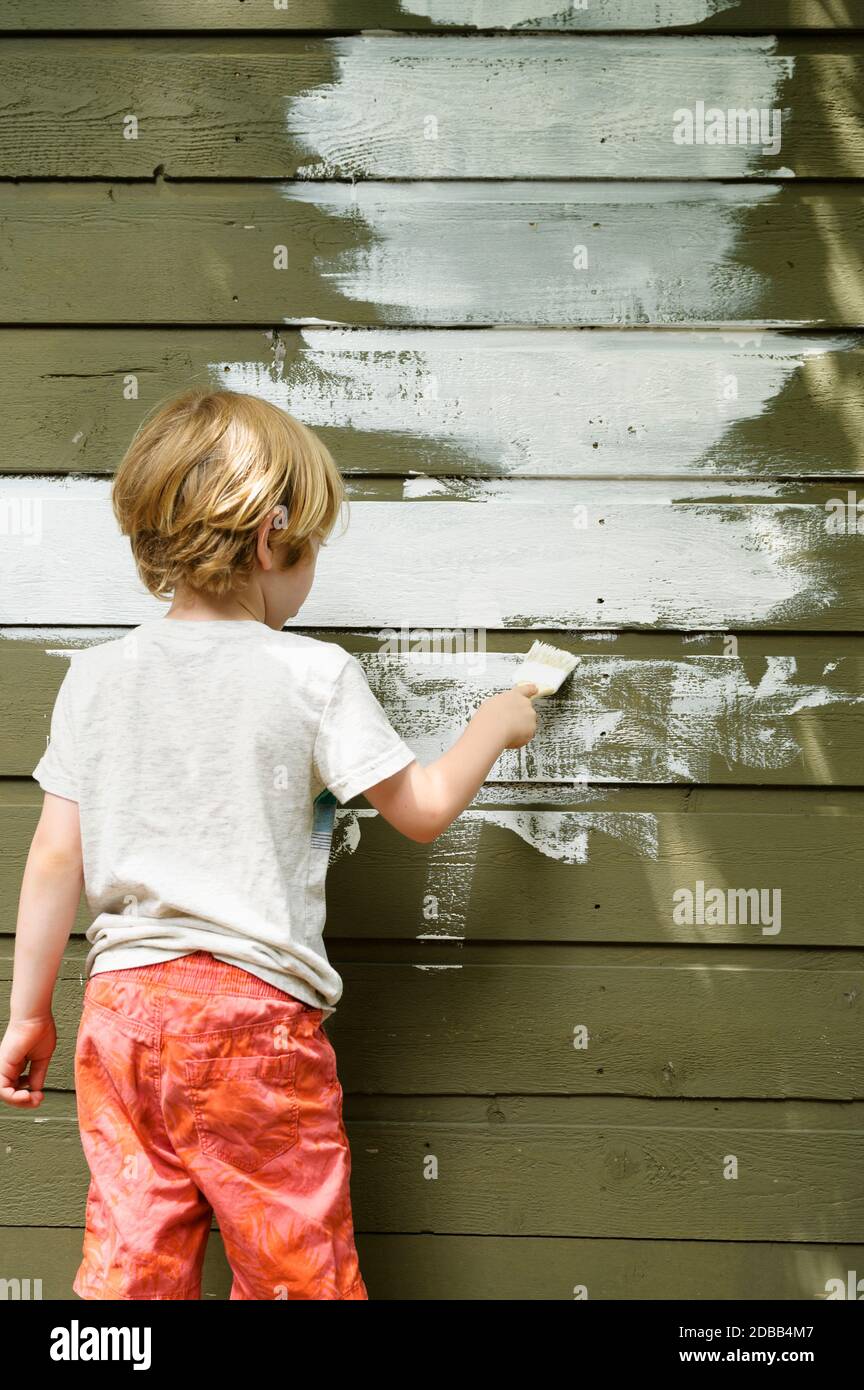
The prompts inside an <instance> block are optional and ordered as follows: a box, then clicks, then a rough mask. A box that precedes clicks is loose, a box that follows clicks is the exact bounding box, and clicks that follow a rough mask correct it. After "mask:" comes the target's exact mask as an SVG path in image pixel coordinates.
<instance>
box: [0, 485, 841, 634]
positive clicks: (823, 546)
mask: <svg viewBox="0 0 864 1390" xmlns="http://www.w3.org/2000/svg"><path fill="white" fill-rule="evenodd" d="M469 485H470V486H469ZM426 486H427V484H426V481H425V480H424V479H418V480H415V482H414V483H412V484H411V487H412V488H415V489H416V490H423V489H425V487H426ZM109 489H110V480H108V479H95V478H75V477H69V478H68V479H64V480H58V479H54V478H5V479H3V480H2V481H0V508H2V507H4V506H5V505H6V504H7V503H10V504H14V502H15V500H16V499H17V500H18V501H19V502H26V503H27V507H28V510H29V511H31V512H34V504H36V503H38V504H39V505H38V515H39V526H40V534H39V538H38V543H33V539H32V537H30V536H23V535H22V536H17V535H14V534H12V535H6V536H4V543H3V546H2V547H0V596H2V597H0V622H3V623H5V624H7V625H14V624H19V623H20V624H33V625H44V624H46V623H57V624H60V625H62V624H67V623H72V624H86V625H88V626H100V625H104V624H107V623H121V624H126V623H130V622H140V621H143V620H144V619H146V618H150V617H155V616H156V615H157V614H158V613H160V612H162V611H164V607H165V605H164V604H161V603H160V602H158V601H157V600H156V599H154V598H152V597H151V596H150V595H149V594H147V593H146V591H145V590H144V588H143V586H142V585H141V583H140V581H139V580H138V577H137V575H136V573H135V570H134V565H133V562H132V558H131V553H130V551H129V547H128V543H127V541H126V539H125V538H124V537H122V536H121V535H120V533H119V530H118V528H117V525H116V522H115V520H114V517H113V514H112V512H111V508H110V500H109ZM787 489H791V490H792V492H794V491H795V486H794V485H792V484H783V483H767V484H763V483H760V484H756V483H750V482H741V483H736V485H735V492H736V495H739V498H740V500H739V501H736V503H735V504H734V505H726V504H723V503H718V504H717V505H714V504H713V503H712V501H711V499H712V497H718V498H719V497H720V496H722V495H723V494H724V492H726V491H728V489H724V487H723V485H722V484H721V483H719V482H710V481H707V480H693V481H687V482H685V483H680V484H678V483H674V482H668V483H667V482H663V481H656V482H637V481H617V480H608V481H607V480H598V481H597V482H583V483H577V482H567V481H562V482H553V481H551V480H533V481H528V480H521V479H511V480H506V481H495V482H490V481H488V480H467V481H466V480H457V481H456V482H454V483H453V484H452V491H451V493H450V495H451V496H453V497H454V498H457V499H458V500H453V501H451V500H442V501H437V500H435V501H425V500H419V501H413V500H408V501H401V502H396V501H389V502H374V501H359V500H356V499H355V500H354V501H353V502H352V504H351V510H350V524H349V526H348V528H347V531H346V532H345V533H344V534H338V535H337V536H336V537H335V538H333V540H332V544H331V546H329V547H328V548H327V550H326V551H324V552H323V554H322V557H321V559H320V561H319V565H318V572H317V576H316V582H315V586H314V588H313V590H312V592H311V594H310V596H309V599H308V600H307V603H306V605H305V606H304V608H303V610H302V611H301V613H300V614H299V615H298V619H297V620H295V622H294V623H293V624H292V625H295V626H304V627H337V628H343V627H367V626H368V625H369V624H370V623H376V624H378V625H380V627H382V628H383V627H392V628H396V629H399V628H401V627H402V626H403V625H408V626H410V627H417V626H420V627H459V628H462V627H473V628H487V629H494V628H504V627H519V628H526V629H531V628H558V629H561V628H563V629H567V628H571V627H572V628H581V627H585V628H589V629H592V628H599V629H603V630H605V629H608V628H609V627H610V625H611V626H613V627H619V626H646V627H648V626H659V627H669V628H679V629H685V630H686V629H688V628H697V629H700V630H703V631H704V630H706V629H708V628H717V629H719V630H729V629H730V628H734V627H735V626H736V625H741V624H746V625H759V626H773V625H776V623H777V622H778V618H779V620H780V621H781V622H783V623H786V622H788V620H789V619H790V618H795V617H796V616H798V615H800V618H801V619H803V621H806V622H807V623H810V622H812V621H814V620H815V621H817V622H818V620H819V618H820V615H821V614H822V613H823V612H824V611H826V610H829V609H831V608H833V607H835V606H836V604H837V603H838V602H841V601H842V599H843V597H844V595H842V594H840V593H838V592H837V586H836V574H835V571H834V569H833V555H834V552H833V550H832V544H833V542H832V539H831V538H830V537H829V536H828V535H827V534H826V531H825V524H824V523H825V510H824V506H823V505H822V504H821V502H820V501H814V503H813V504H812V505H805V504H804V503H802V502H798V501H790V502H784V501H783V497H784V493H785V492H786V491H787ZM772 498H773V499H775V500H771V499H772ZM469 499H470V500H469ZM13 510H14V507H13ZM682 555H686V557H687V561H686V567H682V561H681V557H682ZM538 557H542V563H540V562H539V561H538ZM358 576H362V583H359V582H358ZM600 600H602V602H601V601H600ZM529 645H530V644H529Z"/></svg>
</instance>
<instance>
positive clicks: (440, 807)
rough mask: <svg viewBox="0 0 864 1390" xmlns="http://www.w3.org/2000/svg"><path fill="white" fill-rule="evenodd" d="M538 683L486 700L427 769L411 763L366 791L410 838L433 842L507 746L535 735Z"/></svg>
mask: <svg viewBox="0 0 864 1390" xmlns="http://www.w3.org/2000/svg"><path fill="white" fill-rule="evenodd" d="M537 689H538V687H537V686H536V685H530V684H528V683H523V684H520V685H517V686H515V687H514V688H513V689H512V690H507V691H505V692H504V693H503V694H502V695H493V696H492V698H491V699H489V700H484V701H483V704H482V705H480V706H479V708H478V709H477V711H476V712H475V714H474V715H472V717H471V719H470V720H469V722H468V724H467V726H466V728H465V729H464V730H463V732H462V733H461V734H460V736H459V738H458V739H457V740H456V742H455V743H454V744H453V747H452V748H449V749H448V750H447V752H446V753H444V754H443V755H442V756H441V757H440V758H437V759H436V760H435V762H434V763H428V764H427V765H426V766H425V767H424V766H422V764H420V763H418V762H413V763H409V764H408V766H407V767H403V768H402V769H401V770H400V771H399V772H396V773H394V775H393V776H392V777H386V778H385V779H384V781H383V782H378V783H376V785H375V786H373V787H368V788H367V789H366V791H365V792H364V793H363V795H364V796H365V797H366V799H367V801H368V802H369V803H370V805H372V806H374V807H375V809H376V811H379V812H380V813H381V815H382V816H383V817H384V819H385V820H386V821H389V822H390V824H391V825H392V826H394V827H395V829H396V830H398V831H400V832H401V833H402V834H403V835H407V836H408V838H409V839H411V840H417V841H419V842H420V843H421V844H429V843H430V841H432V840H435V839H437V838H438V836H439V835H441V834H442V833H443V832H444V831H445V830H446V829H447V827H448V825H450V824H451V823H452V822H453V821H454V820H455V819H456V817H457V816H458V815H459V814H460V813H461V812H462V811H464V810H465V807H466V806H468V805H470V803H471V802H472V801H473V800H474V797H475V796H476V795H477V792H478V791H479V790H480V788H481V787H482V785H483V783H484V782H485V780H486V777H487V775H488V773H489V770H490V768H492V766H493V765H494V764H495V763H496V762H497V761H498V759H499V758H500V756H501V754H502V753H503V751H504V749H505V748H521V747H522V746H523V745H524V744H526V743H528V742H529V740H530V739H532V738H533V737H534V734H535V732H536V729H537V713H536V711H535V709H534V706H533V705H532V703H531V698H532V696H533V695H536V694H537Z"/></svg>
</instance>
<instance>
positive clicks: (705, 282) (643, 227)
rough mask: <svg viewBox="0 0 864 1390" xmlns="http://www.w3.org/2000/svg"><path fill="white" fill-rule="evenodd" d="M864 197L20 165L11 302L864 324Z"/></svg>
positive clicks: (96, 308)
mask: <svg viewBox="0 0 864 1390" xmlns="http://www.w3.org/2000/svg"><path fill="white" fill-rule="evenodd" d="M862 199H864V194H862V191H861V188H860V187H859V186H858V185H856V184H854V183H851V184H850V183H839V184H822V183H812V184H808V185H807V186H806V187H804V186H803V185H799V186H794V185H793V186H788V185H778V184H770V183H764V184H763V183H759V184H755V183H750V184H740V183H738V184H735V183H732V184H717V183H715V184H705V183H700V182H698V181H693V182H687V183H678V184H668V183H667V184H658V183H651V182H647V183H611V184H584V183H565V182H556V183H531V184H521V183H518V182H508V183H506V184H503V185H501V186H496V185H495V184H491V183H490V184H488V185H484V184H479V183H458V184H453V183H447V182H440V183H437V184H423V185H412V184H399V185H397V184H356V185H353V186H352V185H350V184H337V183H330V184H328V185H326V186H322V185H316V184H312V183H308V182H307V183H293V184H292V183H288V184H282V185H272V184H265V185H261V184H240V183H231V184H220V183H201V184H182V185H177V184H173V183H170V182H168V183H165V182H162V183H160V184H158V185H156V186H153V185H142V184H134V183H133V184H105V183H92V184H82V183H70V184H65V183H48V184H41V185H38V186H37V185H35V184H29V183H21V184H17V185H16V184H11V183H5V184H2V185H0V273H2V275H3V277H4V285H5V296H4V310H3V314H4V320H5V322H6V323H7V324H13V323H52V324H57V325H61V324H75V323H108V324H114V325H119V324H133V323H141V324H145V323H165V324H184V323H185V324H191V323H201V324H208V323H212V322H214V321H216V322H219V323H221V324H223V325H228V324H232V323H233V324H242V323H245V324H257V323H260V322H261V321H264V322H267V323H271V324H273V323H277V324H278V322H279V321H280V319H281V320H282V321H284V322H287V323H292V322H293V323H297V322H304V321H308V320H309V319H310V318H312V317H315V318H318V319H325V320H330V321H336V322H343V323H346V324H370V325H371V324H405V323H414V324H418V325H423V324H428V325H434V324H440V325H448V324H450V325H458V326H462V325H481V324H496V323H498V324H550V325H555V326H566V325H568V324H574V325H578V324H593V325H597V326H603V325H610V326H628V325H630V326H633V325H646V324H664V325H665V324H670V325H672V324H676V323H677V324H687V325H691V326H692V325H705V324H707V323H712V322H713V323H715V324H718V325H719V324H726V325H736V324H738V325H751V324H752V325H764V324H766V323H773V324H774V325H782V324H786V325H789V326H794V325H808V324H816V325H818V326H819V327H820V328H835V327H850V326H851V327H857V326H859V325H860V324H861V322H862V321H864V291H862V289H861V284H862V277H861V269H862V260H864V217H862ZM278 247H285V248H289V247H290V255H288V254H287V251H286V253H285V264H286V267H287V268H285V269H282V268H274V262H275V265H278V266H281V263H282V259H283V253H282V252H280V251H278V250H274V248H278ZM574 248H575V250H574ZM581 248H585V249H584V252H583V250H582V249H581ZM586 257H587V260H586ZM574 263H576V264H578V266H579V268H578V269H577V268H575V265H574Z"/></svg>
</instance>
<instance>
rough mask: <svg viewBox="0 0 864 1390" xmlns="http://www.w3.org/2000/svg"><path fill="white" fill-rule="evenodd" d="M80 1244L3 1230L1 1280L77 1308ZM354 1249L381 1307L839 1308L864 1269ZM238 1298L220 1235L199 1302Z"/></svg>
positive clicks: (751, 1252)
mask: <svg viewBox="0 0 864 1390" xmlns="http://www.w3.org/2000/svg"><path fill="white" fill-rule="evenodd" d="M83 1234H84V1233H83V1229H82V1228H80V1227H74V1226H73V1227H70V1228H68V1229H63V1228H62V1227H53V1228H52V1227H50V1226H19V1227H6V1228H5V1229H0V1271H2V1272H0V1278H5V1279H7V1280H8V1281H9V1285H8V1287H9V1289H10V1296H12V1293H13V1292H17V1293H19V1294H20V1296H21V1297H22V1298H24V1297H27V1295H28V1293H29V1295H30V1297H35V1296H36V1293H37V1289H38V1293H39V1294H40V1295H41V1297H42V1298H43V1299H69V1300H72V1301H76V1300H78V1295H77V1294H75V1293H73V1292H72V1280H73V1278H74V1277H75V1273H76V1271H77V1269H78V1265H79V1262H80V1258H81V1244H82V1240H83ZM356 1239H357V1251H358V1254H359V1256H360V1268H361V1270H362V1271H363V1278H364V1280H365V1283H366V1287H367V1288H368V1290H369V1297H370V1299H381V1300H384V1299H386V1300H391V1299H392V1300H398V1301H405V1300H406V1299H411V1300H418V1301H424V1302H425V1301H429V1300H434V1301H436V1302H437V1301H439V1300H440V1301H447V1300H455V1299H466V1300H467V1299H472V1300H473V1299H477V1300H482V1301H489V1300H502V1299H518V1300H520V1301H524V1302H528V1301H534V1300H541V1299H542V1300H544V1301H551V1300H553V1299H554V1300H559V1299H560V1300H573V1299H578V1300H580V1301H581V1300H583V1299H585V1298H586V1297H587V1298H588V1299H589V1300H594V1301H596V1300H597V1299H609V1298H614V1299H642V1300H644V1299H742V1298H743V1299H763V1300H764V1299H772V1300H777V1301H780V1300H784V1301H785V1300H787V1299H798V1300H804V1299H827V1298H828V1297H829V1296H831V1297H833V1298H840V1299H843V1298H844V1297H845V1298H849V1297H853V1296H854V1295H852V1294H850V1292H849V1290H850V1289H852V1288H854V1287H855V1284H856V1282H857V1279H858V1278H860V1277H861V1275H860V1271H861V1270H862V1269H864V1246H861V1245H852V1244H848V1245H840V1244H834V1245H830V1244H822V1245H816V1244H812V1245H804V1244H801V1243H797V1242H789V1243H779V1242H768V1241H763V1242H759V1241H712V1242H710V1243H708V1242H704V1241H696V1240H687V1241H681V1242H680V1243H679V1244H677V1245H676V1247H675V1254H674V1258H673V1259H670V1258H669V1255H670V1252H669V1246H668V1244H667V1243H666V1242H665V1241H653V1240H590V1239H588V1240H582V1239H580V1238H579V1237H578V1236H571V1237H566V1236H565V1237H556V1238H548V1239H544V1238H542V1237H534V1236H474V1235H453V1236H438V1235H398V1234H394V1235H375V1234H373V1233H367V1232H364V1231H358V1232H357V1233H356ZM850 1270H853V1271H855V1277H854V1278H853V1279H852V1280H850V1277H849V1274H850ZM13 1280H18V1281H19V1282H18V1285H17V1288H16V1286H14V1285H13V1284H12V1281H13ZM27 1280H30V1281H31V1282H30V1284H29V1285H28V1284H27ZM37 1280H40V1281H41V1285H37V1283H36V1281H37ZM230 1290H231V1271H230V1268H229V1265H228V1261H227V1259H226V1256H225V1250H224V1246H223V1244H222V1238H221V1236H220V1234H219V1232H218V1231H217V1230H214V1231H213V1232H212V1234H211V1236H210V1239H209V1241H208V1244H207V1254H206V1256H205V1259H204V1269H203V1275H202V1286H201V1297H202V1300H205V1301H206V1300H208V1299H209V1300H214V1299H226V1300H227V1299H228V1296H229V1293H230Z"/></svg>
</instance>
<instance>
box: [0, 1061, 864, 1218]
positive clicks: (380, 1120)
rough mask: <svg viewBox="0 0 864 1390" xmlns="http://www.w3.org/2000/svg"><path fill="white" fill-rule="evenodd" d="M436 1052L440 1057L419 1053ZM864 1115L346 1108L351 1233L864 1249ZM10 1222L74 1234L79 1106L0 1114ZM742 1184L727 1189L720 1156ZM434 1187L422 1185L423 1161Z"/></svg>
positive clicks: (840, 1108) (507, 1100) (714, 1108)
mask: <svg viewBox="0 0 864 1390" xmlns="http://www.w3.org/2000/svg"><path fill="white" fill-rule="evenodd" d="M427 1046H429V1047H430V1051H434V1045H433V1044H427ZM862 1109H864V1107H862V1105H861V1104H860V1103H855V1104H852V1105H849V1104H842V1103H840V1102H831V1101H809V1102H807V1101H786V1102H783V1101H777V1102H773V1103H770V1104H769V1103H766V1102H764V1101H729V1102H724V1103H720V1102H718V1101H687V1100H665V1101H663V1102H660V1103H658V1102H657V1101H656V1100H651V1101H644V1100H642V1101H639V1100H636V1101H634V1100H630V1099H622V1098H619V1097H606V1098H603V1097H590V1098H583V1097H551V1096H549V1097H542V1096H538V1097H524V1096H518V1095H517V1096H513V1095H507V1096H500V1095H499V1096H496V1097H494V1098H492V1099H491V1100H490V1098H489V1097H482V1096H480V1097H473V1096H472V1097H456V1098H450V1097H446V1096H440V1097H403V1098H400V1097H395V1096H394V1097H381V1098H376V1097H354V1098H353V1100H352V1103H351V1104H350V1105H348V1104H346V1109H345V1119H346V1129H347V1132H348V1139H349V1142H350V1144H351V1150H352V1176H351V1191H352V1207H353V1212H354V1219H355V1222H356V1225H357V1229H358V1230H360V1231H366V1232H370V1233H372V1232H380V1233H383V1232H398V1233H399V1234H418V1235H419V1234H421V1233H432V1234H454V1235H459V1234H465V1233H466V1232H471V1233H472V1234H475V1235H483V1236H491V1235H495V1236H513V1235H514V1234H518V1235H519V1236H520V1237H525V1236H570V1237H573V1236H579V1237H583V1238H585V1237H588V1238H590V1237H602V1238H604V1239H610V1238H612V1239H642V1240H645V1239H647V1240H687V1241H693V1240H717V1241H727V1240H734V1241H744V1242H748V1243H749V1242H751V1241H763V1240H771V1241H779V1242H784V1243H785V1242H789V1243H793V1244H796V1245H797V1244H799V1243H800V1242H802V1241H803V1242H808V1243H814V1244H818V1245H833V1244H835V1243H836V1242H838V1241H839V1242H856V1243H861V1242H864V1202H862V1197H861V1184H860V1178H859V1175H858V1165H859V1162H860V1153H861V1142H862V1137H864V1127H862ZM0 1152H3V1154H4V1157H5V1159H6V1163H7V1175H8V1176H7V1179H6V1185H5V1189H4V1190H5V1192H6V1193H7V1200H6V1203H5V1215H4V1219H5V1220H6V1221H7V1222H8V1223H10V1224H13V1225H17V1226H20V1225H30V1226H32V1225H36V1224H38V1225H40V1226H43V1227H44V1226H65V1225H75V1224H76V1223H80V1221H81V1213H82V1211H83V1209H84V1201H85V1197H86V1191H87V1169H86V1164H85V1162H84V1156H83V1153H82V1151H81V1143H80V1138H79V1135H78V1125H77V1116H76V1112H75V1105H74V1097H73V1096H71V1095H62V1096H61V1095H48V1096H46V1099H45V1101H44V1102H43V1104H42V1105H41V1106H40V1107H39V1109H38V1111H34V1112H32V1113H27V1112H24V1111H20V1112H19V1111H12V1110H11V1109H10V1108H9V1107H7V1106H4V1107H3V1109H2V1111H0ZM730 1156H733V1157H734V1158H735V1160H736V1161H737V1174H738V1175H737V1177H736V1178H727V1177H724V1166H725V1167H726V1170H727V1172H728V1166H729V1158H730ZM430 1157H431V1158H434V1160H435V1162H436V1164H437V1172H438V1174H439V1178H441V1179H444V1180H439V1181H424V1171H427V1170H428V1164H429V1160H430Z"/></svg>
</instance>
